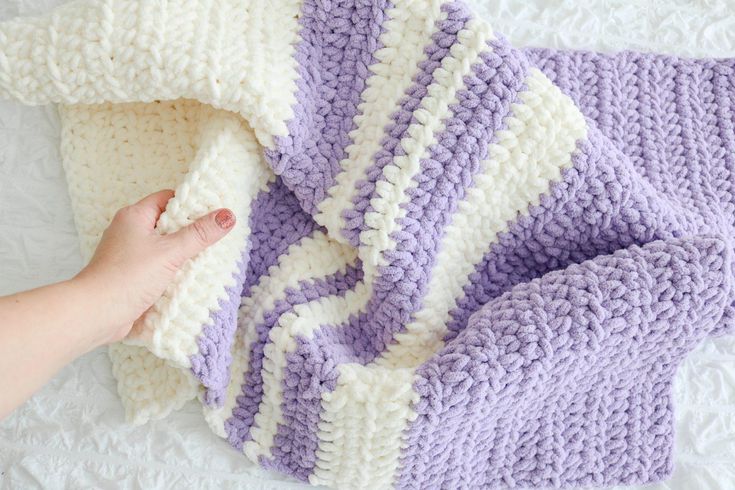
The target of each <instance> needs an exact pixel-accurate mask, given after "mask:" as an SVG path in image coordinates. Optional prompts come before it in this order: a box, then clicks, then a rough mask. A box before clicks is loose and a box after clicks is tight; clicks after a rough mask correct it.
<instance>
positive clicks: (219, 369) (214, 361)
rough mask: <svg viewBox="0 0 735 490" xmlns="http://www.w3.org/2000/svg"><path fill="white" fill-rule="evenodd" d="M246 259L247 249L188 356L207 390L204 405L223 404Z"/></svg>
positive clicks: (195, 373) (228, 379) (196, 375)
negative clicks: (233, 281) (222, 297)
mask: <svg viewBox="0 0 735 490" xmlns="http://www.w3.org/2000/svg"><path fill="white" fill-rule="evenodd" d="M246 249H247V247H246ZM246 261H247V252H246V253H244V254H243V259H242V260H241V261H239V262H238V264H237V272H236V273H235V274H233V278H234V280H235V285H234V286H231V287H227V288H225V293H226V294H227V296H226V298H225V299H220V300H219V302H218V304H219V310H216V311H211V312H210V314H209V324H205V325H204V326H203V327H202V331H201V334H200V335H199V337H197V346H198V349H197V353H196V354H193V355H192V356H190V357H189V361H190V362H191V372H192V373H193V374H194V376H195V377H196V378H197V379H198V380H199V381H200V382H201V383H202V385H204V387H205V389H206V391H205V393H204V403H205V404H206V405H207V406H218V407H219V406H221V405H222V403H224V393H225V391H226V389H227V385H228V384H229V382H230V370H229V367H230V364H231V363H232V354H231V352H230V349H231V348H232V340H233V339H234V336H235V329H236V328H237V310H238V308H239V307H240V293H241V291H242V287H243V282H244V280H245V264H246V263H247V262H246Z"/></svg>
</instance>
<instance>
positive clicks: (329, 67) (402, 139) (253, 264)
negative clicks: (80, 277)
mask: <svg viewBox="0 0 735 490" xmlns="http://www.w3.org/2000/svg"><path fill="white" fill-rule="evenodd" d="M143 4H145V6H144V5H143ZM215 14H216V15H215ZM151 19H153V21H151ZM82 27H83V28H82ZM90 33H93V35H91V36H90ZM0 45H2V46H3V47H4V49H2V50H0V96H5V95H7V96H12V97H17V98H19V99H21V100H23V101H26V102H32V103H45V102H50V101H54V102H61V103H63V104H67V105H68V106H67V108H66V109H67V110H65V111H64V115H65V117H64V118H63V119H64V128H63V129H64V130H63V131H62V149H63V150H64V151H63V153H64V159H65V168H67V170H68V177H69V178H68V181H69V184H70V190H71V191H73V192H72V193H71V195H72V198H73V200H74V201H75V202H74V204H75V205H74V208H75V214H76V215H77V216H76V218H77V219H76V221H77V223H82V224H83V225H85V226H84V227H83V231H84V233H83V234H82V235H83V237H84V239H85V241H87V242H89V243H92V242H93V241H94V240H96V239H97V237H98V235H96V233H97V231H99V230H98V225H99V224H100V223H102V222H103V221H104V218H105V216H104V215H105V213H106V212H107V211H109V209H108V208H109V207H110V203H114V202H117V200H118V197H119V198H122V196H123V195H125V196H127V194H129V193H134V192H136V190H139V189H142V188H143V187H145V186H142V184H144V183H145V182H144V180H145V179H149V182H148V183H150V182H153V180H155V181H156V182H158V181H161V182H164V181H170V182H172V183H174V182H175V183H177V191H176V194H177V196H176V199H175V200H174V201H172V202H171V203H169V205H168V206H167V210H166V212H165V214H163V215H162V218H161V220H160V221H159V223H158V225H157V226H158V228H159V230H158V231H160V232H162V233H170V232H173V231H174V230H176V229H178V226H179V224H181V223H185V222H188V220H190V219H191V218H193V217H194V216H199V215H202V214H204V213H205V212H206V211H207V210H208V209H213V208H215V207H219V206H229V207H232V208H233V209H235V210H236V211H237V212H241V210H244V209H246V208H248V207H249V209H248V210H249V214H248V216H247V223H245V221H246V219H245V215H244V214H243V216H238V218H239V222H238V225H237V226H235V227H234V228H233V229H232V230H231V231H230V234H229V235H227V236H226V237H223V239H222V240H221V241H220V242H218V243H217V244H214V245H213V246H212V247H210V248H208V249H207V250H206V251H203V252H202V253H201V254H200V255H198V256H197V257H194V258H192V260H191V261H188V262H187V263H186V264H185V265H184V266H183V267H182V271H181V273H179V274H177V276H176V278H175V279H174V281H173V283H172V285H171V286H170V287H169V288H167V291H166V292H165V293H164V294H163V296H162V297H161V298H160V300H159V301H158V302H157V303H156V304H155V305H153V307H152V308H151V309H150V311H149V313H148V314H147V315H148V316H146V318H145V322H144V323H145V328H144V329H142V330H139V329H134V331H133V332H132V333H131V337H130V338H129V339H127V343H128V344H131V345H127V346H113V347H112V348H111V351H110V354H111V359H112V361H113V372H114V374H115V376H116V377H117V378H118V381H119V383H118V387H119V392H120V394H121V398H122V400H123V403H124V405H125V408H126V412H127V415H128V416H129V417H130V418H131V419H132V420H134V421H135V422H144V421H147V420H151V419H155V418H161V417H164V416H165V415H167V414H168V413H170V412H171V411H172V410H175V409H176V408H177V407H180V406H181V405H182V403H184V402H185V401H186V400H189V399H191V398H193V397H196V396H198V397H199V401H200V402H201V404H202V405H203V409H204V417H205V418H206V421H207V423H208V424H209V425H210V426H211V427H212V429H213V431H214V432H215V433H216V434H218V435H220V436H222V437H224V438H226V439H227V440H228V442H229V443H230V444H231V445H232V446H233V447H234V448H235V449H236V450H238V451H240V452H242V453H243V454H244V455H245V456H246V457H247V458H249V459H250V460H251V461H253V462H256V463H258V464H259V465H261V466H263V467H265V468H269V469H274V470H277V471H280V472H283V473H285V474H288V475H291V476H293V477H295V478H298V479H299V480H302V481H308V482H310V483H312V484H315V485H324V486H328V487H332V488H362V489H371V490H372V489H373V488H375V489H382V488H407V489H434V488H442V489H443V488H447V489H455V488H471V489H474V488H549V487H553V488H563V487H589V486H598V487H603V486H611V485H621V484H648V483H652V482H656V481H661V480H663V479H665V478H666V477H667V475H669V474H670V472H671V471H672V469H673V464H674V460H673V457H672V454H673V444H674V432H673V421H674V412H673V410H674V407H673V402H672V398H673V397H672V380H673V379H674V376H675V374H676V369H677V366H678V365H679V364H680V363H681V361H682V360H683V359H684V357H685V356H686V355H687V353H688V352H690V351H691V350H692V349H693V348H695V346H696V345H697V344H698V343H699V342H700V341H702V340H703V339H705V338H707V337H713V336H717V335H725V334H730V333H733V332H734V331H735V290H734V289H733V280H734V276H735V262H734V261H733V252H734V250H733V247H734V246H735V60H686V59H679V58H676V57H671V56H660V55H656V54H642V53H633V52H622V53H617V54H609V55H603V54H598V53H590V52H583V51H578V52H572V51H566V52H565V51H555V50H548V49H525V50H519V49H516V48H514V47H513V46H511V45H510V44H509V43H508V42H507V40H505V39H504V38H503V36H502V35H501V34H499V33H495V32H493V30H492V28H491V26H490V25H489V24H488V23H487V22H485V21H484V20H483V19H478V18H476V17H475V16H474V14H473V13H472V11H471V10H470V9H469V8H467V6H465V5H464V4H462V3H461V2H457V1H451V0H438V1H435V0H412V1H400V2H395V1H393V2H391V1H389V0H338V1H337V0H271V1H268V2H262V1H256V0H235V1H231V2H204V3H201V2H144V1H143V0H126V1H125V2H102V1H99V2H97V1H88V2H79V3H75V4H74V5H72V6H69V7H68V8H66V7H65V8H64V9H61V10H59V11H58V13H55V14H53V15H52V16H49V17H47V18H40V19H34V20H32V21H26V20H13V21H12V22H8V23H2V24H0ZM36 48H38V49H36ZM39 53H40V54H39ZM48 53H51V55H48V56H46V54H48ZM59 53H62V54H63V55H59ZM41 55H43V56H41ZM164 99H165V100H168V101H173V102H169V103H164V102H163V101H164ZM184 99H185V100H184ZM151 101H157V102H156V103H150V104H148V103H147V102H151ZM159 101H160V102H159ZM100 103H102V104H100ZM208 106H209V107H208ZM98 116H99V117H98ZM118 132H119V133H120V134H117V133H118ZM110 135H112V136H114V138H113V139H114V140H115V141H114V143H115V144H113V145H111V146H110V145H106V142H105V141H101V140H102V139H105V138H107V137H108V136H110ZM131 135H134V136H135V137H134V138H133V137H131ZM108 139H109V138H108ZM103 147H104V151H100V148H103ZM195 150H196V151H195ZM261 151H263V152H264V155H262V154H260V152H261ZM97 152H99V153H100V154H104V156H105V157H106V158H107V160H108V161H106V162H102V163H100V169H101V170H99V171H98V169H97V168H93V167H92V165H93V162H94V161H95V159H96V158H97V157H98V156H99V155H96V154H95V153H97ZM113 152H119V153H120V154H119V155H114V154H113ZM145 154H152V155H156V158H158V156H160V155H169V154H170V155H172V158H174V161H173V162H172V163H174V164H173V165H160V167H161V168H146V167H145V165H141V164H139V163H138V162H133V161H132V159H137V155H145ZM192 157H193V158H194V159H193V160H192V161H191V162H190V165H189V168H190V170H189V172H188V173H186V174H183V175H182V174H181V173H180V172H181V169H184V168H186V167H185V165H183V164H185V163H186V162H185V161H184V160H186V159H188V158H192ZM263 157H264V158H263ZM156 161H158V160H156ZM105 165H107V166H105ZM118 170H119V171H118ZM108 174H109V175H112V177H114V178H113V179H112V180H113V181H114V183H109V185H107V184H105V185H103V186H102V187H100V188H104V189H110V191H112V192H115V195H111V196H109V197H110V199H107V198H106V197H105V199H103V198H101V197H97V194H98V193H95V194H92V195H90V193H91V192H92V190H94V189H95V188H96V185H97V183H98V182H97V179H101V178H102V177H104V176H108V177H109V175H108ZM150 179H153V180H150ZM141 186H142V187H141ZM255 189H257V192H258V193H257V195H255V196H253V193H254V192H256V190H255ZM118 194H119V196H118ZM95 199H99V204H100V206H99V208H97V207H95V206H94V204H97V202H96V201H95ZM88 219H89V222H87V221H86V220H88ZM87 224H89V225H90V226H86V225H87ZM245 225H247V226H245ZM92 230H94V233H92ZM199 327H201V328H199ZM133 346H135V347H133ZM197 383H198V386H197Z"/></svg>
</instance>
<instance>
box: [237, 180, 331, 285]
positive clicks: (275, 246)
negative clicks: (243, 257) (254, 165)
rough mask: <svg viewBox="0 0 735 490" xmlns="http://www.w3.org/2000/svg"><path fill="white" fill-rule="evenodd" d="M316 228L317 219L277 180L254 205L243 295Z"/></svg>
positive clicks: (259, 196)
mask: <svg viewBox="0 0 735 490" xmlns="http://www.w3.org/2000/svg"><path fill="white" fill-rule="evenodd" d="M315 229H317V225H316V223H315V222H314V220H313V219H312V218H311V216H310V215H309V214H308V213H306V212H305V211H303V210H302V209H301V205H300V204H299V202H298V200H297V199H296V197H295V196H294V195H293V193H292V192H291V191H290V190H289V189H288V187H286V185H285V184H284V183H283V181H282V180H281V178H280V177H277V178H276V180H275V182H273V183H272V184H270V185H269V186H268V190H266V191H262V192H261V193H260V194H259V195H258V198H257V199H256V200H255V202H254V204H253V210H252V214H251V218H250V230H251V231H250V250H249V255H250V262H249V264H248V273H247V277H246V280H245V287H244V288H243V292H242V295H243V296H247V295H249V294H250V288H251V287H252V286H253V285H255V283H256V282H257V281H258V280H259V279H260V278H261V277H262V276H264V275H266V274H267V273H268V268H269V267H270V266H272V265H275V264H276V263H277V262H278V257H280V256H281V255H282V254H283V253H285V252H286V250H288V247H290V246H291V245H293V244H294V243H297V242H299V241H300V240H301V239H302V238H304V237H306V236H309V235H311V234H312V233H313V232H314V230H315Z"/></svg>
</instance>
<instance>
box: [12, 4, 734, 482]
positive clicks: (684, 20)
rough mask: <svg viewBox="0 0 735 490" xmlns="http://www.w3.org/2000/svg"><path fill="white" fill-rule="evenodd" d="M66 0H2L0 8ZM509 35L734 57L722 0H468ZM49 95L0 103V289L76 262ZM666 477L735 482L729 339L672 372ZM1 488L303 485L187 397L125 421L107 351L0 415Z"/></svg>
mask: <svg viewBox="0 0 735 490" xmlns="http://www.w3.org/2000/svg"><path fill="white" fill-rule="evenodd" d="M63 1H64V0H0V20H5V19H9V18H11V17H13V16H16V15H30V14H38V13H42V12H45V11H48V10H49V9H50V8H51V7H53V6H55V5H58V4H60V3H63ZM470 1H471V3H473V4H474V5H475V7H476V10H477V11H478V13H480V14H481V15H483V16H484V17H485V18H487V19H490V20H491V22H492V24H493V27H494V29H495V30H496V31H498V32H501V33H503V34H505V35H506V36H507V37H508V38H510V39H511V41H513V42H514V43H515V44H516V45H518V46H547V47H557V48H583V49H593V50H602V51H615V50H620V49H636V50H644V51H657V52H665V53H671V54H677V55H682V56H710V57H711V56H722V57H725V56H728V57H732V56H735V2H733V1H732V0H729V1H728V0H695V1H685V0H578V1H572V0H569V1H564V0H556V1H551V0H470ZM58 132H59V123H58V119H57V116H56V112H55V109H54V108H53V107H42V108H28V107H22V106H20V105H18V104H15V103H12V102H3V101H0V295H2V294H8V293H11V292H15V291H18V290H22V289H27V288H30V287H33V286H37V285H41V284H45V283H49V282H52V281H56V280H60V279H65V278H68V277H70V276H71V275H73V274H74V273H75V272H76V271H77V270H78V269H79V268H80V267H81V258H80V256H79V252H78V243H77V237H76V232H75V230H74V224H73V222H72V217H71V209H70V204H69V198H68V195H67V193H66V187H65V184H64V175H63V171H62V168H61V163H60V160H59V154H58V150H57V146H58ZM676 399H677V405H676V409H677V441H676V470H675V474H674V476H673V477H672V478H671V479H670V480H669V481H668V482H666V483H665V484H661V485H657V486H655V487H653V488H656V489H732V488H735V337H729V338H723V339H719V340H717V341H709V342H707V343H705V344H704V345H703V346H702V347H701V348H700V349H698V350H697V351H696V352H694V353H692V354H691V355H690V356H689V357H688V359H687V360H686V362H685V363H684V365H683V366H682V367H681V368H680V371H679V373H678V377H677V383H676ZM0 488H8V489H25V488H146V489H154V488H161V489H163V488H201V489H203V488H248V489H289V488H293V489H296V488H308V487H306V486H305V485H301V484H298V483H292V482H291V481H289V480H288V479H286V478H284V477H280V476H278V475H273V474H270V473H267V472H265V471H263V470H260V469H259V468H257V467H255V466H253V465H251V464H250V463H248V462H247V461H246V460H245V459H244V457H243V456H241V455H239V454H237V453H236V452H235V451H233V450H231V449H230V448H229V446H227V444H226V443H225V442H224V441H223V440H220V439H219V438H217V437H216V436H215V435H214V434H212V433H211V432H210V431H209V429H208V428H207V426H206V424H205V422H204V420H203V418H202V417H201V414H200V411H199V410H198V409H197V407H196V406H195V405H194V404H190V405H187V406H186V407H185V408H184V409H183V410H182V411H181V412H178V413H176V414H174V415H172V416H171V417H169V418H168V419H167V420H164V421H160V422H156V423H152V424H150V425H147V426H145V427H138V428H132V427H129V426H127V425H125V424H124V419H123V411H122V408H121V406H120V404H119V402H118V400H117V398H116V395H115V383H114V379H113V378H112V374H111V372H110V367H109V364H108V361H107V357H106V354H105V351H103V350H97V351H95V352H92V353H90V354H89V355H87V356H85V357H83V358H81V359H79V360H77V361H76V362H75V363H73V364H72V365H70V366H68V367H67V368H65V369H64V370H63V371H62V372H61V373H59V374H58V375H57V376H56V377H55V378H54V379H53V380H52V381H51V382H50V383H49V384H48V385H47V386H46V387H45V388H44V389H43V390H41V391H40V392H39V393H38V394H36V395H35V396H34V397H33V398H32V399H31V400H30V401H28V402H27V403H26V404H25V405H23V406H22V407H21V408H19V409H18V410H17V411H16V412H15V413H14V414H13V415H11V416H10V417H9V418H8V419H7V420H5V421H4V422H2V423H0Z"/></svg>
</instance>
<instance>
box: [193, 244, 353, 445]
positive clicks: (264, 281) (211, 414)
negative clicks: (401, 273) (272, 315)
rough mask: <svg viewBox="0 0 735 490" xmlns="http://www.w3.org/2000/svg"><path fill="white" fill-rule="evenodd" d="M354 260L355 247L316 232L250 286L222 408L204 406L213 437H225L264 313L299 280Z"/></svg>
mask: <svg viewBox="0 0 735 490" xmlns="http://www.w3.org/2000/svg"><path fill="white" fill-rule="evenodd" d="M356 259H357V251H356V250H355V249H354V248H352V247H350V246H348V245H342V244H340V243H337V242H335V241H334V240H331V239H330V238H328V237H327V236H326V235H325V234H324V233H323V232H321V231H319V230H317V231H315V232H313V233H312V234H311V236H308V237H304V238H303V239H301V240H300V241H299V242H297V243H294V244H292V245H291V246H290V247H288V250H287V251H286V252H285V253H283V254H281V256H280V257H278V263H277V264H275V265H272V266H271V267H270V268H269V269H268V272H267V273H266V274H264V275H263V276H262V277H261V278H260V282H259V283H258V284H256V285H255V286H253V287H252V289H251V290H250V295H249V296H248V297H246V298H243V301H242V305H241V306H240V311H239V314H238V329H237V335H236V338H235V341H234V343H233V347H232V365H231V367H230V384H229V385H228V387H227V395H226V397H225V402H224V405H223V406H222V407H220V408H215V409H211V408H208V407H206V406H205V407H204V416H205V418H206V419H207V422H209V424H210V426H211V427H212V430H213V431H214V432H215V433H216V434H218V435H219V436H221V437H226V434H225V428H224V424H225V421H226V420H227V419H228V418H230V417H231V416H232V410H233V409H234V408H235V405H236V404H237V396H238V395H239V394H240V392H241V390H242V384H243V383H244V382H245V377H246V376H247V373H248V370H249V365H250V349H251V347H252V345H253V343H254V342H255V341H256V340H257V332H256V330H255V327H256V326H257V325H259V324H261V323H262V322H263V320H264V315H265V313H266V312H268V311H271V310H272V309H273V308H274V307H275V305H276V302H277V301H280V300H283V299H285V298H286V290H287V289H289V288H297V287H298V285H299V283H300V282H301V281H305V280H310V279H312V280H313V279H317V278H319V279H323V278H326V277H328V276H331V275H332V274H335V273H337V272H341V273H344V272H345V271H346V270H347V266H348V265H353V264H354V263H355V260H356Z"/></svg>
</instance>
